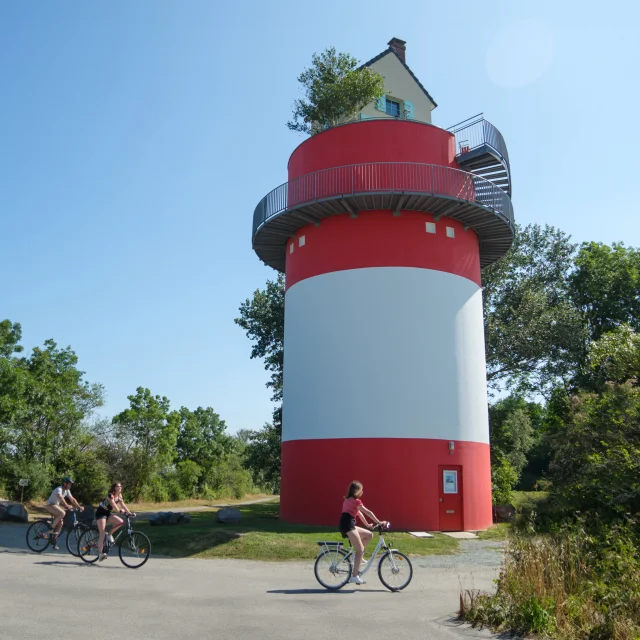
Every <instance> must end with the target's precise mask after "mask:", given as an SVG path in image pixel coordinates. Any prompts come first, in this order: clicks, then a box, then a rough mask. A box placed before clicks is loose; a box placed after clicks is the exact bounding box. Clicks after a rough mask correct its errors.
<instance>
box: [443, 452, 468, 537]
mask: <svg viewBox="0 0 640 640" xmlns="http://www.w3.org/2000/svg"><path fill="white" fill-rule="evenodd" d="M463 468H464V467H463V466H462V465H461V464H451V465H448V464H439V465H438V529H439V531H442V530H443V529H442V523H441V522H440V504H441V502H440V498H442V496H444V495H445V493H444V472H445V471H456V472H457V475H458V493H457V495H458V496H460V527H461V528H460V531H464V530H465V528H464V485H463V482H462V470H463Z"/></svg>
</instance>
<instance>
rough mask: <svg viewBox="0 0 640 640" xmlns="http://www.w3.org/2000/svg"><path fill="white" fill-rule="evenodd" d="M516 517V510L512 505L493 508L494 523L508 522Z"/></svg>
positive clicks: (498, 505) (499, 505) (500, 505)
mask: <svg viewBox="0 0 640 640" xmlns="http://www.w3.org/2000/svg"><path fill="white" fill-rule="evenodd" d="M515 515H516V508H515V507H514V506H513V505H512V504H497V505H495V506H494V507H493V521H494V522H509V521H511V520H512V519H513V516H515Z"/></svg>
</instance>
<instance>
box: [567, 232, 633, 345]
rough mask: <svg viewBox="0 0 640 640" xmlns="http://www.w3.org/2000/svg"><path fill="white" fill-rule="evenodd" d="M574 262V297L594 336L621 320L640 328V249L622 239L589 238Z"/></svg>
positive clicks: (572, 284)
mask: <svg viewBox="0 0 640 640" xmlns="http://www.w3.org/2000/svg"><path fill="white" fill-rule="evenodd" d="M575 266H576V269H575V271H574V272H573V273H572V274H571V278H570V291H571V297H572V298H573V301H574V302H575V304H576V305H577V306H578V308H579V309H580V311H581V312H582V314H583V316H584V318H585V320H586V323H587V326H588V329H589V338H590V339H591V340H598V339H600V337H601V336H602V335H603V334H605V333H607V332H609V331H612V330H614V329H615V328H616V327H617V326H618V325H621V324H628V325H629V326H630V327H631V328H632V329H634V330H635V331H638V330H640V250H638V249H633V248H627V247H625V246H624V245H623V244H622V243H614V244H613V245H612V246H608V245H605V244H601V243H598V242H589V243H585V244H583V245H582V247H581V248H580V251H579V253H578V255H577V257H576V259H575Z"/></svg>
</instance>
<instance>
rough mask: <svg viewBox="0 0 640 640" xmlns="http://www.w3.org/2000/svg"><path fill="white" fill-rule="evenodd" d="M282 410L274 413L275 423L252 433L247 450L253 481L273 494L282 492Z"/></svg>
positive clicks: (247, 463) (246, 462)
mask: <svg viewBox="0 0 640 640" xmlns="http://www.w3.org/2000/svg"><path fill="white" fill-rule="evenodd" d="M280 416H281V409H276V411H274V422H273V423H272V424H269V423H267V424H265V425H264V427H262V429H260V430H259V431H252V432H251V435H250V436H249V442H248V443H247V446H246V449H245V453H244V455H245V465H246V466H247V468H248V469H249V470H250V471H251V474H252V476H253V480H254V482H255V483H256V484H259V485H261V486H263V487H265V488H267V489H268V490H269V491H271V492H272V493H278V492H279V491H280V450H281V447H282V419H281V417H280Z"/></svg>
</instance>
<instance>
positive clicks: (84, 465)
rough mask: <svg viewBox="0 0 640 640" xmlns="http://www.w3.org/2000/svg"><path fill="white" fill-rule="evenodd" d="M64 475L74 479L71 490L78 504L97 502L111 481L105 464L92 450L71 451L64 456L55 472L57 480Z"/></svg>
mask: <svg viewBox="0 0 640 640" xmlns="http://www.w3.org/2000/svg"><path fill="white" fill-rule="evenodd" d="M64 476H70V477H71V478H73V480H74V481H75V482H74V485H73V488H72V490H71V492H72V494H73V497H74V498H75V499H76V500H77V501H78V502H79V503H80V504H94V505H95V504H97V503H98V502H99V501H100V500H102V498H104V496H105V495H106V492H107V490H108V489H109V487H110V486H111V483H112V480H111V479H110V478H109V475H108V470H107V465H106V464H105V462H104V461H103V460H101V459H100V458H99V457H98V455H97V454H96V452H94V451H84V452H82V451H73V452H72V453H71V455H69V456H65V459H64V461H63V462H62V463H61V465H60V468H59V470H58V472H57V474H56V480H57V482H61V481H62V478H63V477H64ZM58 478H59V479H58Z"/></svg>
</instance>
